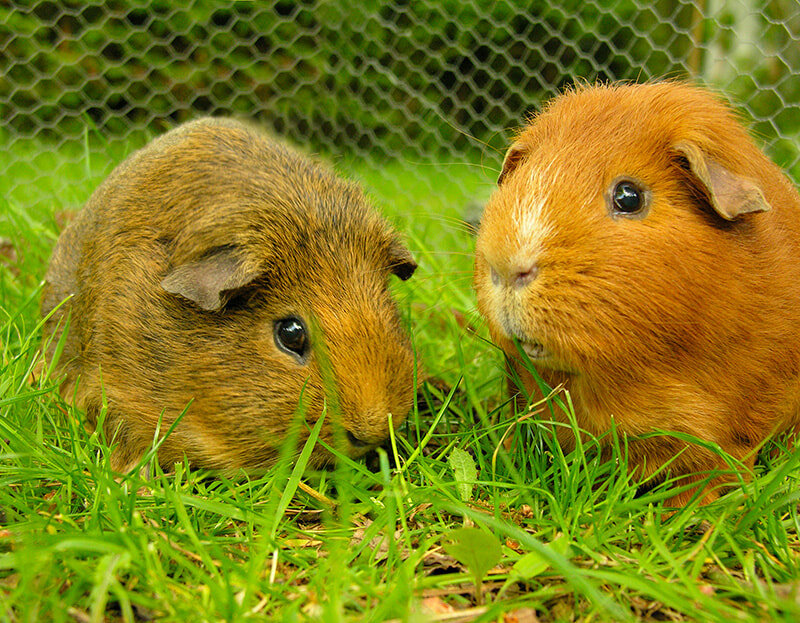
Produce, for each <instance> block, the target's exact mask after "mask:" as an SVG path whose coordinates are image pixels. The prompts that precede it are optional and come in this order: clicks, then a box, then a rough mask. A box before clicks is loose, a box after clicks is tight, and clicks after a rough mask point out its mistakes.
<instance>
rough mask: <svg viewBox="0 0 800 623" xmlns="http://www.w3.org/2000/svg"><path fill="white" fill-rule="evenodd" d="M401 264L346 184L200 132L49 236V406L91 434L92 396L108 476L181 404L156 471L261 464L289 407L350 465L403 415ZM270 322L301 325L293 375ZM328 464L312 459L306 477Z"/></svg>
mask: <svg viewBox="0 0 800 623" xmlns="http://www.w3.org/2000/svg"><path fill="white" fill-rule="evenodd" d="M198 267H204V268H203V270H198ZM415 267H416V264H415V263H414V261H413V259H412V258H411V255H410V254H409V252H408V251H407V249H406V248H405V247H404V246H403V245H402V243H401V242H400V239H399V237H398V236H397V234H396V232H394V231H393V230H392V229H391V228H390V227H389V226H388V225H387V224H386V223H385V222H384V221H383V219H381V218H380V217H379V216H378V214H377V213H376V212H375V211H374V210H373V209H372V207H371V206H370V205H369V202H368V201H367V199H366V197H365V196H364V195H363V193H362V192H361V190H360V189H359V188H358V187H357V186H355V185H354V184H350V183H348V182H345V181H344V180H342V179H340V178H338V177H336V176H335V175H333V174H332V173H331V172H330V171H328V170H327V169H326V168H324V167H322V166H321V165H319V164H317V163H314V162H312V161H310V160H308V159H307V158H304V157H302V156H300V155H299V154H297V153H295V152H293V151H292V150H290V149H288V148H287V147H285V146H283V145H281V144H280V143H277V142H275V141H273V140H272V139H270V138H268V137H267V136H265V135H263V134H262V133H261V132H259V131H257V130H256V129H254V128H251V127H249V126H247V125H245V124H242V123H239V122H236V121H232V120H223V119H203V120H199V121H196V122H192V123H188V124H185V125H183V126H181V127H179V128H177V129H175V130H173V131H171V132H169V133H167V134H165V135H164V136H162V137H160V138H158V139H156V140H155V141H153V142H152V143H150V144H149V145H148V146H146V147H145V148H143V149H142V150H140V151H138V152H136V153H135V154H133V155H132V156H131V157H130V158H128V159H127V160H126V161H125V162H123V163H122V164H121V165H120V166H118V167H117V168H116V169H115V171H114V172H112V174H111V175H110V176H109V177H108V179H107V180H106V181H105V182H104V183H103V184H102V185H101V186H100V187H99V188H98V189H97V191H96V192H95V193H94V194H93V196H92V197H91V199H90V200H89V202H88V203H87V205H86V206H85V208H84V209H83V211H82V212H81V213H80V214H78V216H77V217H76V218H75V219H74V220H73V222H72V223H71V224H70V226H69V227H68V228H67V229H66V230H65V231H64V233H63V234H62V236H61V237H60V238H59V241H58V244H57V246H56V249H55V251H54V253H53V258H52V260H51V264H50V268H49V270H48V273H47V276H46V284H45V290H44V295H43V300H42V312H43V313H44V314H47V313H49V312H51V311H52V310H53V309H54V308H55V307H56V305H58V304H59V303H60V302H61V301H62V300H64V299H65V297H67V296H69V295H72V298H71V299H69V300H68V301H67V302H66V304H64V305H63V306H62V307H61V308H59V309H58V310H57V311H56V312H55V313H54V315H53V316H52V318H51V319H50V320H49V321H48V322H47V324H46V331H45V333H46V336H49V335H50V334H52V333H54V332H55V334H56V335H60V331H61V325H60V324H59V322H61V321H63V320H64V319H65V318H66V317H67V315H68V314H71V326H70V331H69V334H68V335H67V336H66V342H65V344H66V346H65V349H64V352H63V354H62V356H61V360H60V362H59V365H60V370H61V371H63V372H64V373H65V380H64V382H63V384H62V387H61V390H62V394H63V395H64V397H65V398H66V399H67V400H71V399H72V398H73V393H74V392H75V397H76V399H77V404H78V405H79V406H81V407H83V408H84V409H86V412H87V418H88V420H89V423H90V424H91V425H95V424H96V422H97V419H98V417H99V414H100V412H101V408H102V401H103V398H104V397H105V399H106V400H107V403H108V414H107V416H106V418H105V430H106V433H107V435H108V437H109V438H114V439H115V440H116V441H117V448H116V450H115V452H114V455H113V457H112V465H113V466H114V467H115V469H118V470H124V469H127V468H128V467H130V466H131V465H133V464H135V463H136V462H137V461H138V460H139V459H140V457H141V456H142V453H143V452H144V451H145V450H146V449H147V448H148V447H149V446H150V445H151V444H152V442H153V438H154V436H155V433H156V426H157V424H158V422H159V418H160V417H161V415H162V411H163V421H162V423H161V435H162V436H163V434H164V432H165V431H166V430H167V429H168V428H169V427H170V425H171V424H172V423H173V422H174V421H175V419H176V417H177V416H178V415H179V414H180V413H181V412H182V411H183V410H184V409H186V408H187V406H188V409H187V411H186V414H185V416H184V417H183V419H182V420H181V421H180V423H179V424H178V425H177V428H176V429H175V431H174V433H173V434H172V435H170V436H169V437H168V438H167V439H166V441H165V442H164V443H163V445H162V446H161V449H160V452H159V460H160V461H161V463H162V464H164V465H170V464H171V463H172V462H173V461H176V460H180V459H182V457H183V456H184V455H185V456H187V457H188V458H189V460H190V461H191V462H192V463H194V464H197V465H203V466H208V467H214V468H248V469H254V468H263V467H268V466H269V465H270V464H271V463H272V462H273V461H274V460H275V459H276V457H277V455H278V452H279V448H280V445H281V443H282V441H283V440H284V438H285V436H286V434H287V431H288V430H289V428H290V426H291V423H292V420H293V418H294V417H295V412H296V410H297V408H298V403H299V401H300V397H301V395H302V398H303V400H302V402H303V406H304V408H305V409H306V412H305V416H306V419H307V420H309V421H310V422H314V421H316V420H317V419H318V418H319V417H320V414H321V412H322V410H323V405H324V404H327V405H328V412H327V418H326V422H325V424H324V426H323V428H322V433H321V437H322V439H324V440H325V441H326V442H327V443H328V444H330V445H333V444H334V432H333V431H334V424H333V422H334V421H335V420H337V418H338V420H339V423H340V424H341V426H342V427H343V428H344V429H346V430H347V431H349V432H350V433H352V434H353V435H354V436H355V437H356V438H357V440H356V441H357V443H353V442H352V439H351V440H350V441H349V442H345V448H344V449H345V450H347V451H348V452H349V453H350V454H351V455H353V456H358V455H360V454H363V453H364V452H365V450H366V449H367V448H369V447H373V446H374V445H375V444H378V443H380V442H382V441H383V440H384V439H386V438H387V437H388V435H389V426H390V424H389V418H388V414H389V413H391V414H392V418H393V420H392V423H393V424H394V425H395V426H397V425H399V424H400V422H401V421H402V420H403V419H404V418H405V416H406V414H407V413H408V411H409V409H410V407H411V404H412V400H413V395H414V381H413V378H414V373H415V372H414V368H415V364H414V357H413V354H412V352H411V347H410V344H409V340H408V337H407V335H406V334H405V332H404V331H403V329H402V327H401V323H400V319H399V316H398V313H397V309H396V306H395V304H394V301H393V300H392V298H391V297H390V295H389V292H388V284H387V281H388V278H389V275H390V273H392V272H394V273H396V274H398V275H399V276H401V277H402V278H407V277H409V276H410V275H411V273H412V272H413V270H414V268H415ZM204 271H205V272H204ZM203 288H205V289H203ZM287 316H297V317H299V318H301V319H303V320H304V322H305V325H306V327H307V329H308V334H309V340H310V343H311V351H310V354H309V356H308V359H307V361H305V362H300V361H297V360H296V359H295V358H294V357H293V356H291V355H290V354H287V352H285V351H282V350H280V349H279V348H278V347H277V345H276V338H275V335H274V326H275V322H276V321H277V320H280V319H282V318H285V317H287ZM53 343H54V342H53ZM53 343H51V354H52V344H53ZM190 403H191V404H190ZM306 438H307V434H306V433H303V434H301V435H300V443H301V444H302V443H303V441H304V440H305V439H306ZM329 459H330V455H329V454H327V453H326V452H325V451H324V450H323V449H322V448H321V447H317V448H316V449H315V453H314V454H313V456H312V463H315V464H321V463H325V462H327V461H328V460H329Z"/></svg>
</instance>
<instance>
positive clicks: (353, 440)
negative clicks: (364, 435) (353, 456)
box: [347, 431, 372, 448]
mask: <svg viewBox="0 0 800 623" xmlns="http://www.w3.org/2000/svg"><path fill="white" fill-rule="evenodd" d="M347 441H349V442H350V443H351V444H352V445H353V446H354V447H356V448H366V447H367V446H371V445H372V444H371V443H369V442H368V441H364V440H363V439H359V438H358V437H356V436H355V435H354V434H353V433H351V432H350V431H347Z"/></svg>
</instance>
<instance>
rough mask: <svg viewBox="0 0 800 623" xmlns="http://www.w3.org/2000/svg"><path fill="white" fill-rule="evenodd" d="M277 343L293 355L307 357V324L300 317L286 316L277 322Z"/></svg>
mask: <svg viewBox="0 0 800 623" xmlns="http://www.w3.org/2000/svg"><path fill="white" fill-rule="evenodd" d="M275 344H276V345H277V346H278V348H280V349H281V350H283V351H285V352H288V353H289V354H291V355H297V356H298V357H305V355H306V352H307V351H308V335H307V333H306V326H305V325H304V324H303V321H302V320H300V319H299V318H294V317H291V318H284V319H283V320H278V321H277V322H276V323H275Z"/></svg>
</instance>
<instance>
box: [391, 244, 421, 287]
mask: <svg viewBox="0 0 800 623" xmlns="http://www.w3.org/2000/svg"><path fill="white" fill-rule="evenodd" d="M389 270H391V271H392V273H393V274H395V275H397V276H398V277H400V279H402V280H403V281H406V280H407V279H410V278H411V275H413V274H414V271H415V270H417V263H416V262H415V261H414V257H413V256H412V255H411V251H409V250H408V249H406V248H405V247H404V246H403V245H402V244H400V243H399V242H396V243H394V244H392V246H391V247H390V248H389Z"/></svg>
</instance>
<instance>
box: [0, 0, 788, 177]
mask: <svg viewBox="0 0 800 623" xmlns="http://www.w3.org/2000/svg"><path fill="white" fill-rule="evenodd" d="M798 39H800V5H798V3H797V2H796V1H795V0H791V1H790V0H773V1H770V2H756V1H755V0H746V1H740V2H737V1H732V2H731V1H728V2H723V1H721V0H697V1H696V2H676V1H666V0H657V1H656V2H638V1H636V0H596V1H585V0H566V1H562V2H550V1H543V0H537V1H533V2H512V1H503V0H501V1H497V2H485V1H481V0H472V1H469V0H467V1H464V0H440V1H434V0H414V1H413V2H412V1H410V0H365V1H363V2H353V1H352V0H319V1H279V2H219V1H216V2H212V1H209V0H179V1H177V2H173V1H166V0H156V1H153V2H138V1H135V0H111V1H108V2H77V1H74V0H67V1H60V2H52V1H50V0H28V1H24V2H20V1H8V0H6V1H4V2H0V116H2V119H3V131H4V134H5V136H4V141H3V144H4V145H5V148H6V149H10V148H12V147H13V146H14V144H15V143H20V142H25V141H27V140H28V139H37V140H39V141H43V142H44V141H46V143H45V144H47V145H51V146H54V147H61V146H63V145H65V144H68V143H71V142H83V140H84V133H85V132H86V131H87V129H88V130H90V131H91V132H94V131H95V130H96V131H97V132H98V133H99V135H100V136H102V137H104V138H105V139H106V140H110V141H112V142H113V141H114V140H116V139H129V138H130V137H131V135H134V136H136V135H137V133H143V132H144V133H145V134H144V136H149V135H151V134H155V133H159V132H162V131H164V130H165V129H167V128H169V127H172V126H173V125H175V124H176V123H178V122H180V121H184V120H186V119H189V118H193V117H197V116H199V115H201V114H236V115H240V116H244V117H249V118H256V119H258V120H260V121H262V122H263V123H264V124H266V125H267V126H269V127H271V128H272V129H274V131H275V132H277V133H278V134H281V135H285V136H287V137H289V138H290V139H292V140H293V141H294V142H297V143H300V144H303V145H306V146H308V147H309V148H310V149H313V150H314V151H318V152H322V153H326V154H330V155H332V156H335V157H336V158H343V159H347V158H356V159H360V160H364V161H367V162H371V163H377V162H381V161H386V160H396V159H406V160H408V161H410V164H409V166H411V165H412V164H413V163H414V162H417V161H420V160H422V161H425V162H433V163H442V162H445V161H447V160H448V159H451V160H452V159H453V158H455V159H457V160H458V161H462V160H467V161H471V162H483V163H485V164H487V165H488V166H492V167H496V166H497V162H498V160H499V157H500V156H499V153H498V151H502V149H503V147H504V146H505V144H506V140H507V133H506V130H508V129H509V128H514V127H516V126H518V125H520V124H521V123H522V121H523V119H524V117H525V115H526V113H529V112H531V111H534V110H536V108H537V107H538V106H539V104H540V102H541V101H542V100H544V99H547V98H549V97H551V96H552V95H554V94H555V93H557V92H558V90H559V89H560V88H562V87H563V86H564V85H568V84H571V83H572V82H574V81H575V80H587V81H590V82H591V81H595V80H619V79H623V80H648V79H652V78H658V77H664V76H671V77H691V78H695V79H697V80H700V81H702V82H705V83H709V84H711V85H713V86H715V87H718V88H720V89H722V90H723V91H724V92H725V93H726V94H728V95H729V96H730V97H731V98H732V99H733V101H734V102H736V103H738V104H741V105H742V108H743V110H744V112H745V113H746V114H747V115H748V116H749V117H750V118H751V119H752V120H753V121H754V130H755V131H756V132H757V133H758V134H759V135H761V136H762V137H763V138H764V140H765V142H766V143H767V144H768V145H769V147H770V149H771V150H772V153H773V155H774V156H775V158H776V159H777V160H778V161H779V162H780V164H782V165H783V166H785V167H787V168H789V169H792V170H794V169H795V168H796V166H797V163H798V152H797V149H796V147H795V142H796V138H797V133H798V128H799V127H800V114H798V100H799V99H800V81H798V80H797V79H796V78H795V76H796V73H797V72H798V71H800V46H798V45H797V42H798ZM139 140H143V139H139ZM486 143H488V144H489V145H490V146H491V147H488V146H487V145H486ZM91 147H92V149H94V150H96V151H98V152H103V151H104V150H105V149H106V146H105V145H102V144H97V143H96V142H93V143H92V146H91ZM32 155H33V154H31V152H30V150H27V151H24V152H23V153H15V154H8V153H6V154H4V157H5V158H7V159H10V160H11V161H12V162H13V161H14V160H20V159H30V158H31V157H32ZM7 164H10V163H7ZM20 181H21V182H22V180H20Z"/></svg>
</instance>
